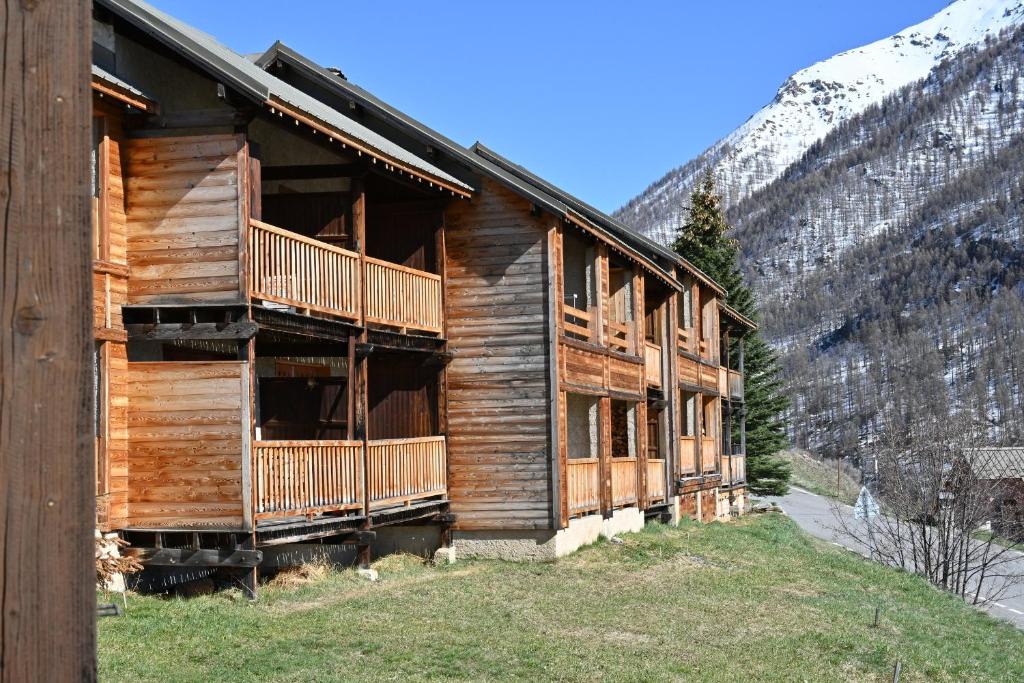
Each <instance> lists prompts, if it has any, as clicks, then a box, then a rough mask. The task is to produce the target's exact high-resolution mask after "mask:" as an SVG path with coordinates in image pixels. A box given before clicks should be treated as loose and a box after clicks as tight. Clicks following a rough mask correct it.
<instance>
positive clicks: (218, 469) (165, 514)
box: [128, 361, 249, 529]
mask: <svg viewBox="0 0 1024 683" xmlns="http://www.w3.org/2000/svg"><path fill="white" fill-rule="evenodd" d="M248 381H249V376H248V366H247V364H246V363H243V362H239V361H216V362H156V363H128V407H129V408H128V513H129V525H130V526H141V527H196V528H236V529H238V528H242V527H243V523H244V520H243V486H242V475H243V453H244V452H245V449H244V444H243V440H245V439H248V434H249V425H248V421H247V420H245V421H243V415H244V414H246V413H247V411H246V410H245V406H243V405H242V404H243V399H244V400H246V401H247V400H248V399H246V398H245V397H246V396H247V392H246V387H247V383H248ZM244 495H249V493H248V492H246V493H245V494H244Z"/></svg>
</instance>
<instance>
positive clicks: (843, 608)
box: [99, 514, 1024, 683]
mask: <svg viewBox="0 0 1024 683" xmlns="http://www.w3.org/2000/svg"><path fill="white" fill-rule="evenodd" d="M623 539H624V541H625V543H624V544H623V545H616V544H611V543H607V542H605V543H600V544H598V545H596V546H592V547H590V548H586V549H584V550H582V551H580V552H578V553H576V554H574V555H572V556H570V557H567V558H564V559H562V560H560V561H558V562H556V563H551V564H515V563H501V562H485V561H467V562H459V563H456V564H454V565H451V566H446V567H433V566H429V565H425V564H423V563H422V562H421V561H420V560H418V559H416V558H412V557H410V556H392V557H388V558H384V559H382V560H381V561H380V562H379V563H377V565H376V566H377V568H378V570H379V571H380V575H381V580H380V581H378V582H376V583H368V582H366V581H365V580H362V579H360V578H358V577H357V576H356V575H355V573H354V572H352V571H351V570H343V571H327V572H324V573H323V575H322V576H320V577H319V578H316V579H313V580H311V581H309V582H307V583H305V584H304V585H300V586H297V587H295V586H292V587H282V586H276V587H275V586H272V585H271V586H266V587H263V589H262V592H261V594H260V600H259V602H257V603H248V602H246V601H245V600H244V599H241V598H240V597H239V596H238V595H237V594H233V593H221V594H218V595H213V596H207V597H200V598H194V599H191V600H180V599H169V600H168V599H161V598H157V597H141V596H134V595H133V596H131V597H129V600H128V614H127V616H124V617H121V618H107V619H102V620H101V622H100V647H99V657H100V674H101V679H102V680H110V681H118V682H119V683H124V682H126V681H212V680H218V681H343V680H353V681H354V680H363V681H365V680H402V681H406V680H424V679H444V680H499V679H505V680H508V679H520V680H550V679H558V680H569V681H591V680H619V681H660V680H730V681H746V680H758V681H761V680H776V681H799V680H806V681H836V680H848V681H890V680H892V669H893V666H894V665H895V663H896V661H897V660H900V661H901V662H902V670H903V675H902V678H901V680H903V681H924V680H928V681H934V680H938V681H964V680H975V681H1009V680H1024V634H1021V633H1020V632H1018V631H1017V630H1015V629H1013V628H1012V627H1010V626H1008V625H1006V624H1002V623H999V622H996V621H994V620H993V619H992V618H990V617H988V616H986V615H984V614H982V613H981V612H979V611H977V610H974V609H972V608H970V607H967V606H966V605H964V604H963V603H961V602H960V601H958V600H957V599H956V598H954V597H952V596H949V595H946V594H943V593H940V592H938V591H937V590H935V589H933V588H931V587H930V586H929V585H928V584H927V583H925V582H924V581H922V580H920V579H918V578H916V577H913V576H910V575H907V574H903V573H900V572H897V571H895V570H893V569H889V568H885V567H882V566H879V565H876V564H872V563H869V562H867V561H865V560H862V559H861V558H859V557H857V556H854V555H852V554H849V553H847V552H845V551H841V550H838V549H835V548H833V547H832V546H827V545H825V544H822V543H819V542H817V541H815V540H812V539H811V538H810V537H808V536H806V535H805V534H804V533H803V532H801V531H800V530H799V529H798V528H797V527H796V526H795V525H794V524H793V523H792V522H791V521H790V520H788V519H786V518H785V517H783V516H781V515H773V514H769V515H759V516H751V517H747V518H744V519H742V520H741V521H738V522H733V523H729V524H718V523H715V524H710V525H699V524H696V523H685V524H683V525H682V526H680V527H679V528H669V527H665V526H661V525H652V526H649V527H648V528H647V529H646V530H644V531H643V532H641V533H639V534H631V535H627V536H624V537H623ZM876 606H878V607H881V608H882V613H881V621H880V625H879V626H878V627H877V628H873V627H872V623H871V622H872V619H873V615H874V610H875V607H876Z"/></svg>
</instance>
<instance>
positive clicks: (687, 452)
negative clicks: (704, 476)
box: [679, 436, 697, 477]
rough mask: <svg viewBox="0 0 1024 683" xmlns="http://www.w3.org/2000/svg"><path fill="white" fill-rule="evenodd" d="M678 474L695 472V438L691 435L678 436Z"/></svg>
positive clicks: (683, 474) (687, 474) (693, 473)
mask: <svg viewBox="0 0 1024 683" xmlns="http://www.w3.org/2000/svg"><path fill="white" fill-rule="evenodd" d="M679 474H680V475H682V476H684V477H685V476H693V475H696V474H697V439H696V438H694V437H692V436H681V437H679Z"/></svg>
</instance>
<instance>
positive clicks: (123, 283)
mask: <svg viewBox="0 0 1024 683" xmlns="http://www.w3.org/2000/svg"><path fill="white" fill-rule="evenodd" d="M97 100H98V98H94V105H93V117H94V120H95V121H96V122H97V123H98V128H99V130H101V131H102V133H103V136H102V140H101V141H100V142H99V145H98V149H97V157H98V158H97V169H96V170H97V172H98V173H99V174H100V177H99V178H98V179H97V184H98V190H99V194H100V197H98V198H97V199H96V200H94V201H95V202H96V207H95V209H94V211H93V221H92V223H93V252H92V253H93V265H92V273H93V275H92V282H93V334H94V337H95V339H96V342H97V358H96V365H97V370H99V377H98V378H97V383H96V388H97V397H96V398H97V400H98V401H100V406H99V410H98V414H99V420H98V421H97V425H96V428H97V434H96V525H97V526H98V527H99V528H100V529H102V530H104V531H107V530H110V529H116V528H118V527H120V526H123V525H124V521H125V516H126V514H127V500H128V499H127V493H128V488H127V485H128V467H127V455H128V442H127V436H128V435H127V424H126V421H125V420H126V413H125V410H126V407H127V396H126V395H125V389H126V387H125V371H126V369H127V365H126V363H127V353H126V350H125V345H124V340H125V339H126V332H125V328H124V319H123V316H122V313H121V310H122V306H124V304H126V303H127V302H128V260H127V251H126V249H127V217H126V215H125V204H124V180H123V170H122V163H121V145H122V142H123V138H124V132H123V130H122V125H121V116H122V114H121V111H120V108H119V107H116V106H111V105H109V104H106V103H103V102H98V101H97Z"/></svg>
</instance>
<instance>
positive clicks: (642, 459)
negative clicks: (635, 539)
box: [634, 400, 650, 510]
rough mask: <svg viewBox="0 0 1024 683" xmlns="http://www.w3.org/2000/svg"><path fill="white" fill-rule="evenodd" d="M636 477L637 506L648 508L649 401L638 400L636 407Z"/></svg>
mask: <svg viewBox="0 0 1024 683" xmlns="http://www.w3.org/2000/svg"><path fill="white" fill-rule="evenodd" d="M634 412H635V414H636V415H635V416H636V477H637V488H636V491H637V506H638V507H639V508H640V509H641V510H646V509H647V508H648V507H649V506H650V499H649V496H648V492H647V401H646V400H642V401H637V403H636V409H635V411H634Z"/></svg>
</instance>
